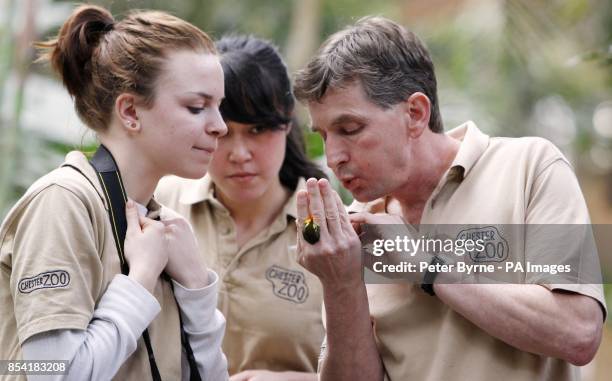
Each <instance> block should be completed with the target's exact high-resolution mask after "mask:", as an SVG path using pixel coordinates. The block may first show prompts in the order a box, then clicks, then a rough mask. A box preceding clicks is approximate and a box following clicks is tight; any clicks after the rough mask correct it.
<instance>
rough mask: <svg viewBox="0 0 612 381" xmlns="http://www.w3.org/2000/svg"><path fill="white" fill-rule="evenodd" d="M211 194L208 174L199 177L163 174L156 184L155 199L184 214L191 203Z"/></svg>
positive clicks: (186, 213) (202, 199)
mask: <svg viewBox="0 0 612 381" xmlns="http://www.w3.org/2000/svg"><path fill="white" fill-rule="evenodd" d="M212 194H213V189H212V182H211V180H210V177H209V176H208V175H206V176H205V177H203V178H201V179H186V178H182V177H178V176H165V177H163V178H162V179H161V180H160V181H159V183H158V184H157V188H156V189H155V200H156V201H158V202H159V203H160V204H162V205H163V206H165V207H167V208H170V209H172V210H174V211H176V212H178V213H179V214H181V215H183V216H186V215H188V214H189V213H188V211H189V209H190V208H191V206H192V205H194V204H197V203H199V202H200V201H204V200H205V199H206V198H207V197H209V196H212Z"/></svg>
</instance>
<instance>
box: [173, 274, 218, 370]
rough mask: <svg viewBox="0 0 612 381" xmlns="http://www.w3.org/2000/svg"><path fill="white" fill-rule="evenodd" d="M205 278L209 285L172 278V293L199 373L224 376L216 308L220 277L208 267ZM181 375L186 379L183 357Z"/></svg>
mask: <svg viewBox="0 0 612 381" xmlns="http://www.w3.org/2000/svg"><path fill="white" fill-rule="evenodd" d="M208 279H209V285H208V286H206V287H204V288H201V289H194V290H192V289H187V288H185V287H183V286H182V285H181V284H180V283H178V282H176V281H174V280H172V283H173V285H174V296H175V297H176V301H177V303H178V305H179V307H180V309H181V315H182V319H183V328H184V329H185V333H187V336H188V337H189V344H190V345H191V349H192V350H193V354H194V357H195V360H196V362H197V364H198V371H199V373H200V375H202V376H203V379H205V380H215V381H216V380H227V379H228V377H229V375H228V370H227V359H226V358H225V355H224V354H223V351H222V349H221V342H222V341H223V333H224V331H225V318H224V317H223V314H221V312H220V311H219V310H217V288H218V285H219V277H218V276H217V274H216V273H215V272H214V271H212V270H209V271H208ZM183 379H184V380H188V379H189V371H188V364H187V363H186V361H183Z"/></svg>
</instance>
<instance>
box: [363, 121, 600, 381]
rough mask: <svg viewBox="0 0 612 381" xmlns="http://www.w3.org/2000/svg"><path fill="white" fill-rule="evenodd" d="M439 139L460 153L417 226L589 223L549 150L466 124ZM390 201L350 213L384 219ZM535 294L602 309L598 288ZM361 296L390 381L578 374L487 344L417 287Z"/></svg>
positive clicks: (574, 185)
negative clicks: (570, 296) (568, 294)
mask: <svg viewBox="0 0 612 381" xmlns="http://www.w3.org/2000/svg"><path fill="white" fill-rule="evenodd" d="M448 134H449V135H450V136H452V137H454V138H456V139H459V140H461V145H460V148H459V151H458V153H457V156H456V158H455V160H454V161H453V163H452V165H451V166H450V168H449V170H448V171H447V172H446V173H445V174H444V175H443V177H442V179H441V181H440V183H439V184H438V186H437V187H436V188H435V190H434V192H433V193H432V195H431V197H430V198H429V200H428V201H427V203H426V205H425V208H424V210H423V214H422V218H421V224H589V216H588V211H587V208H586V204H585V201H584V198H583V196H582V193H581V191H580V187H579V185H578V182H577V180H576V177H575V175H574V173H573V171H572V169H571V167H570V164H569V163H568V161H567V160H566V158H565V157H564V156H563V155H562V154H561V152H559V150H558V149H557V148H555V147H554V146H553V145H552V144H551V143H550V142H548V141H546V140H544V139H541V138H533V137H528V138H514V139H513V138H491V137H489V136H487V135H485V134H484V133H482V132H481V131H480V130H479V129H478V128H477V127H476V126H475V125H474V123H472V122H467V123H465V124H463V125H461V126H459V127H458V128H456V129H454V130H452V131H450V132H448ZM389 201H390V200H383V199H379V200H376V201H373V202H370V203H366V204H362V203H358V202H355V203H354V204H353V205H352V206H351V209H352V210H354V211H363V210H367V211H371V212H374V213H377V212H384V211H385V209H386V208H387V204H389V206H391V205H392V204H390V202H389ZM395 206H397V204H396V205H395ZM394 212H397V208H395V210H394ZM400 213H401V211H400ZM542 285H543V286H544V287H547V288H549V289H551V290H552V289H565V290H569V291H574V292H578V293H581V294H584V295H587V296H590V297H592V298H594V299H596V300H597V301H598V302H599V303H600V304H601V305H602V307H603V308H604V310H605V301H604V297H603V290H602V287H601V285H592V284H554V285H552V284H542ZM367 289H368V299H369V304H370V313H371V316H372V319H373V324H374V331H375V336H376V340H377V346H378V351H379V353H380V355H381V358H382V361H383V364H384V367H385V370H386V372H387V377H388V379H390V380H393V381H396V380H400V381H403V380H424V381H427V380H431V381H434V380H435V381H438V380H470V381H472V380H483V381H484V380H494V379H498V378H499V377H503V378H507V379H511V380H513V381H517V380H525V381H527V380H554V381H557V380H577V379H578V378H579V368H578V367H575V366H573V365H571V364H569V363H567V362H565V361H562V360H560V359H556V358H551V357H544V356H538V355H535V354H531V353H528V352H524V351H520V350H518V349H516V348H514V347H512V346H510V345H508V344H506V343H504V342H502V341H501V340H498V339H496V338H494V337H492V336H490V335H488V334H487V333H486V332H484V331H483V330H481V329H480V328H478V327H477V326H475V325H474V324H472V323H471V322H470V321H468V320H467V319H465V318H463V317H462V316H461V315H459V314H458V313H456V312H455V311H453V310H452V309H450V308H449V307H448V306H447V305H445V304H444V303H442V302H441V301H440V300H439V299H438V298H436V297H431V296H429V295H427V294H425V293H424V292H423V291H422V290H421V289H420V287H419V286H417V285H414V284H407V283H401V284H369V285H367ZM482 308H487V306H486V305H483V306H482ZM493 316H494V315H493ZM500 318H501V317H500Z"/></svg>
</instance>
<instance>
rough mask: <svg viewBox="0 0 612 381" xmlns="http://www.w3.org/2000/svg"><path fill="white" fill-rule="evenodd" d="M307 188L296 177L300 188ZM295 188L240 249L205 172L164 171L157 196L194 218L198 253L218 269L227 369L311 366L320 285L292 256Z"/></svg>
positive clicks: (318, 334) (317, 342)
mask: <svg viewBox="0 0 612 381" xmlns="http://www.w3.org/2000/svg"><path fill="white" fill-rule="evenodd" d="M304 187H305V181H304V180H301V181H300V183H299V185H298V189H301V188H304ZM296 193H297V192H294V194H293V195H292V196H291V198H290V199H289V200H288V201H287V203H286V204H285V206H284V207H283V210H282V211H281V213H280V214H279V215H278V217H277V218H276V219H275V220H274V222H273V223H272V224H271V225H270V226H269V227H268V228H266V229H265V230H263V231H261V232H260V233H259V234H258V235H257V236H255V237H253V238H252V239H251V240H250V241H249V242H247V243H246V244H244V245H243V247H241V248H239V247H238V241H237V236H236V227H235V224H234V222H233V220H232V218H231V216H230V214H229V211H228V210H227V209H226V208H225V207H224V206H223V205H222V204H221V203H220V202H219V201H218V200H217V199H216V198H215V196H214V184H213V183H212V182H211V180H210V177H209V176H206V177H204V178H203V179H200V180H186V179H180V178H177V177H166V178H164V179H162V181H161V182H160V184H159V187H158V189H157V192H156V198H157V199H158V200H159V201H160V202H162V203H163V204H164V205H167V206H169V207H170V208H172V209H174V210H176V211H177V212H178V213H180V214H182V215H183V216H184V217H185V218H187V219H188V220H189V221H190V222H191V224H192V226H193V228H194V231H195V233H196V236H197V237H198V240H199V242H200V243H201V244H200V248H201V249H202V257H203V259H204V260H205V262H206V264H207V265H208V266H209V267H210V268H211V269H213V270H214V271H215V272H217V274H219V301H218V308H219V310H220V311H221V312H222V313H223V314H224V315H225V318H226V320H227V322H226V328H225V338H224V340H223V352H224V353H225V354H226V356H227V360H228V364H229V373H230V375H231V374H235V373H237V372H240V371H243V370H247V369H269V370H273V371H287V370H293V371H302V372H316V369H317V368H316V367H317V358H318V355H319V351H320V346H321V342H322V339H323V325H322V322H321V305H322V300H323V299H322V288H321V284H320V282H319V280H318V279H317V277H316V276H314V275H312V274H311V273H309V272H308V271H306V270H304V269H303V268H302V267H301V266H300V265H299V264H298V262H297V251H296V237H297V236H296V234H297V233H296V226H295V219H296V217H297V206H296Z"/></svg>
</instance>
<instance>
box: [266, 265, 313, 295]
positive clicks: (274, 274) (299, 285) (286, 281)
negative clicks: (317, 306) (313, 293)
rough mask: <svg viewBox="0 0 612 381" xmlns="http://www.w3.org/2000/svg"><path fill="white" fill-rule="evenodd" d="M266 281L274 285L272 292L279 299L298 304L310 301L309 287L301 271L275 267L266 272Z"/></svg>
mask: <svg viewBox="0 0 612 381" xmlns="http://www.w3.org/2000/svg"><path fill="white" fill-rule="evenodd" d="M266 279H267V280H269V281H270V283H272V291H273V292H274V295H276V296H278V297H279V298H282V299H285V300H289V301H291V302H294V303H298V304H300V303H304V302H305V301H306V299H308V286H307V285H306V278H305V277H304V273H302V272H301V271H294V270H287V269H285V268H283V267H280V266H277V265H273V266H271V267H269V268H268V269H267V270H266Z"/></svg>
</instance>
